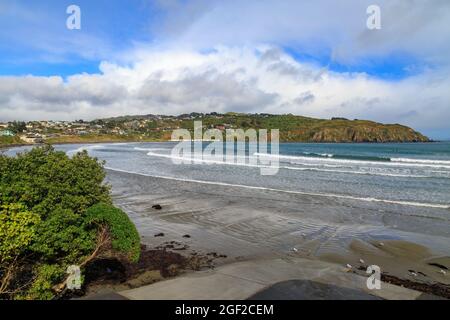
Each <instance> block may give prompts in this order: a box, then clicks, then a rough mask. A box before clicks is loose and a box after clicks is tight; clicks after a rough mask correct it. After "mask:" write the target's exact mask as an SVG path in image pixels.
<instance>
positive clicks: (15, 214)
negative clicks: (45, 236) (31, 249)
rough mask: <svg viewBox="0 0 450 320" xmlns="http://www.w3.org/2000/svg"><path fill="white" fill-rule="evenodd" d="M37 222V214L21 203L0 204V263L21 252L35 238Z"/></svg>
mask: <svg viewBox="0 0 450 320" xmlns="http://www.w3.org/2000/svg"><path fill="white" fill-rule="evenodd" d="M39 222H40V219H39V216H38V215H37V214H34V213H31V212H29V211H28V210H27V209H26V207H25V206H24V205H22V204H18V203H12V204H5V205H1V206H0V264H3V263H5V262H8V261H11V260H13V259H14V258H16V257H17V256H19V255H20V254H21V253H23V251H24V249H25V248H27V246H28V245H29V244H30V243H31V242H32V240H33V239H34V238H35V236H36V225H37V224H38V223H39Z"/></svg>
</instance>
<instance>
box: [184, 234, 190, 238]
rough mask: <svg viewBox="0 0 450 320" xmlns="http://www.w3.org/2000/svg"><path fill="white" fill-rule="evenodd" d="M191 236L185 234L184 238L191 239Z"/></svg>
mask: <svg viewBox="0 0 450 320" xmlns="http://www.w3.org/2000/svg"><path fill="white" fill-rule="evenodd" d="M190 237H191V236H190V235H188V234H185V235H184V236H183V238H190Z"/></svg>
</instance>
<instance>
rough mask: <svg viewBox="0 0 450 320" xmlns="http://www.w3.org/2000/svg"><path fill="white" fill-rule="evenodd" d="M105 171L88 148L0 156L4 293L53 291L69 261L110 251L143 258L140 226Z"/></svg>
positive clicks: (82, 261) (0, 286)
mask: <svg viewBox="0 0 450 320" xmlns="http://www.w3.org/2000/svg"><path fill="white" fill-rule="evenodd" d="M104 178H105V172H104V170H103V162H100V161H98V160H97V159H95V158H91V157H89V155H88V154H87V152H86V151H83V152H80V153H78V154H76V155H74V156H73V157H72V158H70V157H68V156H67V155H66V154H65V153H64V152H57V151H55V150H54V149H53V148H52V147H50V146H45V147H39V148H34V149H32V150H31V151H29V152H26V153H23V154H19V155H18V156H17V157H14V158H10V157H6V156H0V297H2V296H4V295H5V294H6V293H5V292H9V295H8V296H7V298H14V299H53V298H55V297H57V296H58V295H59V294H60V293H61V291H63V290H64V287H65V286H64V277H65V275H66V270H67V267H68V266H70V265H78V266H80V267H83V266H85V265H86V264H87V263H88V262H90V261H92V260H93V259H96V258H97V257H99V256H100V255H101V254H103V253H104V252H105V251H108V252H111V253H112V254H120V255H121V257H122V256H125V257H126V258H127V259H129V260H130V261H137V260H138V259H139V253H140V243H139V235H138V233H137V231H136V228H135V226H134V225H133V223H132V222H131V221H130V219H129V218H128V217H127V215H126V214H125V213H124V212H123V211H121V210H120V209H117V208H114V207H113V206H112V205H111V203H112V201H111V197H110V194H109V190H110V188H109V187H108V186H106V185H104V184H103V180H104ZM106 249H107V250H106ZM109 249H112V250H109ZM30 272H31V276H30ZM25 274H28V275H25ZM11 292H12V293H11Z"/></svg>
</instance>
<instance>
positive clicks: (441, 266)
mask: <svg viewBox="0 0 450 320" xmlns="http://www.w3.org/2000/svg"><path fill="white" fill-rule="evenodd" d="M428 265H430V266H433V267H438V268H441V269H444V270H448V268H447V267H446V266H444V265H442V264H439V263H434V262H433V263H429V264H428Z"/></svg>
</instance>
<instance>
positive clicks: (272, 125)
mask: <svg viewBox="0 0 450 320" xmlns="http://www.w3.org/2000/svg"><path fill="white" fill-rule="evenodd" d="M194 121H202V124H203V126H204V128H205V129H208V128H219V129H233V128H241V129H249V128H254V129H279V130H280V140H281V141H283V142H426V141H429V139H428V138H427V137H425V136H423V135H422V134H420V133H419V132H416V131H414V130H413V129H411V128H409V127H406V126H402V125H399V124H381V123H377V122H373V121H367V120H347V119H345V118H333V119H332V120H325V119H314V118H308V117H302V116H295V115H292V114H287V115H272V114H246V113H236V112H229V113H226V114H218V113H211V114H200V113H191V114H188V115H180V116H176V117H175V116H153V115H148V116H125V117H119V118H110V119H102V120H96V121H93V123H95V124H101V125H103V126H106V127H115V128H122V129H123V130H124V131H125V132H126V133H127V134H129V135H136V134H141V135H145V136H147V137H153V138H155V137H157V138H163V140H164V138H166V140H168V139H170V133H171V131H172V130H174V129H177V128H183V129H189V130H192V129H193V127H194ZM163 133H165V134H163ZM136 141H139V140H136Z"/></svg>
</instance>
